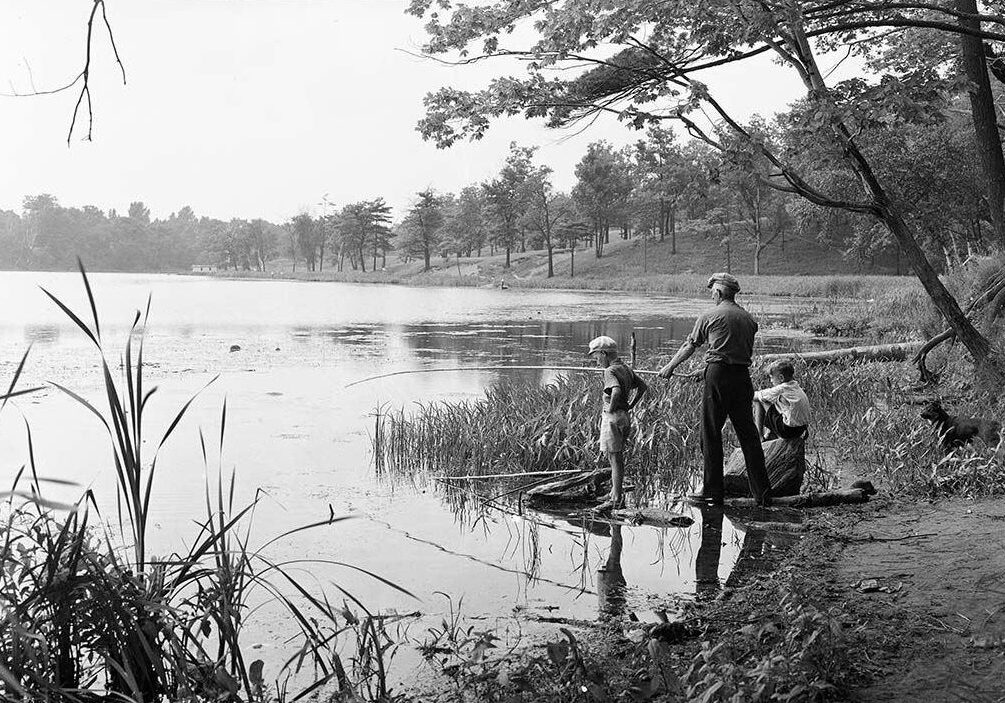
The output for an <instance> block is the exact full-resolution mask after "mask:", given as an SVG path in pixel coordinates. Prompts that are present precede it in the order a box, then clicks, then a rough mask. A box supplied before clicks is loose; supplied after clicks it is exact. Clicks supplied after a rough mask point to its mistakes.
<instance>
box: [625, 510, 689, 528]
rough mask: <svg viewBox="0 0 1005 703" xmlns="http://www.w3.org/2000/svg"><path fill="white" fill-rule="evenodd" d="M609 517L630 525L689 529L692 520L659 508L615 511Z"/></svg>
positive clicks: (687, 516)
mask: <svg viewBox="0 0 1005 703" xmlns="http://www.w3.org/2000/svg"><path fill="white" fill-rule="evenodd" d="M611 517H613V518H614V519H615V520H618V521H621V522H627V523H630V524H632V525H649V526H651V527H690V526H691V525H693V524H694V518H693V517H691V516H690V515H684V514H682V513H672V512H670V511H669V510H660V509H659V508H625V509H623V510H615V511H614V512H612V513H611Z"/></svg>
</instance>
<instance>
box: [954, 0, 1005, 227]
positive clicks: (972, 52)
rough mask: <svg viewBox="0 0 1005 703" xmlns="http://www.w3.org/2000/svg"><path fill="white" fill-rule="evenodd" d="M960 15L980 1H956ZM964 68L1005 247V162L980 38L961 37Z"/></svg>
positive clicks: (991, 205)
mask: <svg viewBox="0 0 1005 703" xmlns="http://www.w3.org/2000/svg"><path fill="white" fill-rule="evenodd" d="M956 9H957V10H959V11H960V12H964V13H969V14H977V12H978V9H977V0H956ZM960 24H961V25H962V26H964V27H966V28H968V29H971V30H979V29H980V22H978V21H975V20H971V19H961V20H960ZM959 37H960V45H961V64H962V68H963V72H964V74H965V75H966V77H967V79H968V80H969V81H970V114H971V117H972V119H973V123H974V137H975V140H976V142H977V156H978V158H979V160H980V165H981V172H982V175H983V176H984V184H985V190H984V195H985V197H986V198H987V201H988V216H989V217H990V219H991V224H992V225H993V226H994V229H995V234H996V236H997V239H998V243H999V244H1003V243H1005V158H1003V156H1002V145H1001V137H1000V135H999V133H998V119H997V115H996V114H995V103H994V95H992V93H991V81H990V80H989V78H988V66H987V61H986V60H985V58H984V42H983V40H981V39H979V38H978V37H974V36H971V35H968V34H960V35H959Z"/></svg>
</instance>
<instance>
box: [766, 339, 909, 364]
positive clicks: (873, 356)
mask: <svg viewBox="0 0 1005 703" xmlns="http://www.w3.org/2000/svg"><path fill="white" fill-rule="evenodd" d="M923 344H924V343H923V342H898V343H896V344H876V345H872V346H865V347H848V348H846V349H830V350H827V351H817V352H791V353H788V354H762V355H760V356H759V357H758V359H760V360H761V361H780V360H782V359H798V360H799V361H802V362H803V363H805V364H806V365H807V366H813V365H815V364H831V363H834V362H836V361H904V360H906V359H907V358H908V357H911V356H912V355H913V354H915V353H916V352H917V351H918V349H920V348H921V347H922V345H923Z"/></svg>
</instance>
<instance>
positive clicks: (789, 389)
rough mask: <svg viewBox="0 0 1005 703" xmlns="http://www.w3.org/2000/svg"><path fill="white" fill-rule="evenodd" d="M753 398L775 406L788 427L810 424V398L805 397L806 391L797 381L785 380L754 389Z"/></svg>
mask: <svg viewBox="0 0 1005 703" xmlns="http://www.w3.org/2000/svg"><path fill="white" fill-rule="evenodd" d="M754 400H759V401H761V402H762V403H768V404H769V405H774V406H775V407H777V408H778V412H779V413H780V414H781V416H782V420H784V421H785V424H786V425H788V426H789V427H800V426H802V425H808V424H810V399H809V398H807V397H806V391H804V390H803V389H802V388H801V387H800V386H799V381H796V380H792V381H785V382H784V383H779V384H778V385H777V386H772V387H771V388H765V389H764V390H761V391H756V392H755V393H754Z"/></svg>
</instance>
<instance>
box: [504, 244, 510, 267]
mask: <svg viewBox="0 0 1005 703" xmlns="http://www.w3.org/2000/svg"><path fill="white" fill-rule="evenodd" d="M504 268H509V245H508V244H507V245H506V266H505V267H504Z"/></svg>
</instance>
